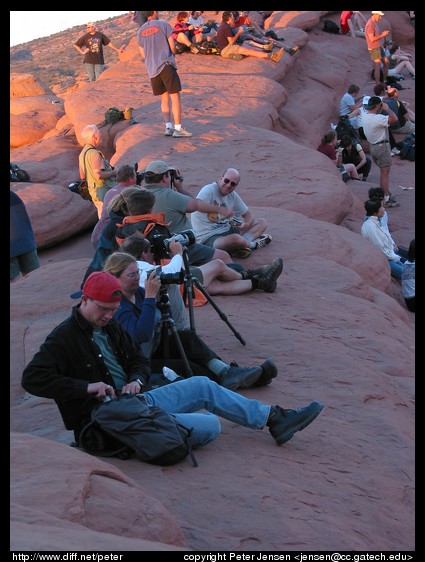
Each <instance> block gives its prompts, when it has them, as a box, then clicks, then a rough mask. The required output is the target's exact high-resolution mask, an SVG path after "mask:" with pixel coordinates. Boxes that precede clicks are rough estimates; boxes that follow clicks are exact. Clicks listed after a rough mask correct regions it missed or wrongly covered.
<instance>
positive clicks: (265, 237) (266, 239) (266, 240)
mask: <svg viewBox="0 0 425 562" xmlns="http://www.w3.org/2000/svg"><path fill="white" fill-rule="evenodd" d="M271 241H272V237H271V236H270V234H262V235H261V236H259V237H258V238H256V239H255V240H254V242H255V243H256V244H255V250H259V249H260V248H264V246H267V244H270V242H271Z"/></svg>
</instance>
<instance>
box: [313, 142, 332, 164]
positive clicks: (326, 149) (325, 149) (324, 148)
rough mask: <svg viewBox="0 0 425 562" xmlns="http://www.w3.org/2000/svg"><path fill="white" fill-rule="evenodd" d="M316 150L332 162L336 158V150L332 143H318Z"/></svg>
mask: <svg viewBox="0 0 425 562" xmlns="http://www.w3.org/2000/svg"><path fill="white" fill-rule="evenodd" d="M317 150H318V151H319V152H321V153H322V154H325V155H326V156H327V157H328V158H330V159H331V160H332V161H333V162H334V161H335V160H336V150H335V147H334V146H333V145H332V144H329V143H326V144H320V145H319V146H318V147H317Z"/></svg>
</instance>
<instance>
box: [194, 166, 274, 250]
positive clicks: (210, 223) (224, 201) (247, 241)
mask: <svg viewBox="0 0 425 562" xmlns="http://www.w3.org/2000/svg"><path fill="white" fill-rule="evenodd" d="M240 179H241V176H240V173H239V172H238V170H236V169H235V168H227V169H226V170H224V172H223V174H222V175H221V176H220V177H219V178H218V180H217V181H215V182H213V183H210V184H207V185H204V187H202V189H201V190H200V191H199V193H198V195H197V198H198V199H201V200H202V201H205V203H209V204H213V205H217V206H218V209H219V210H218V212H212V213H207V214H206V213H197V212H195V213H193V214H192V227H193V230H194V231H195V234H196V238H197V240H198V241H199V242H201V243H202V244H204V245H206V246H209V247H212V248H219V249H221V250H225V251H226V252H228V253H230V254H231V255H232V256H233V257H237V258H247V257H249V256H250V255H251V254H252V251H253V250H258V249H260V248H264V246H266V245H267V244H269V243H270V242H271V241H272V237H271V236H270V234H265V231H266V228H267V222H266V220H265V219H264V218H255V217H254V215H253V213H252V212H251V211H250V210H249V208H248V205H247V204H246V203H245V202H244V201H243V199H242V198H241V197H240V195H239V194H238V193H236V188H237V187H238V184H239V182H240ZM229 208H231V209H233V212H234V216H233V217H232V218H230V220H229V219H228V218H227V216H228V213H227V209H229Z"/></svg>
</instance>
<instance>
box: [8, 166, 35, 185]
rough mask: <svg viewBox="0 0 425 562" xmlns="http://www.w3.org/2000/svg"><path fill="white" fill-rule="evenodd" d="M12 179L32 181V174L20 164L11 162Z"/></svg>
mask: <svg viewBox="0 0 425 562" xmlns="http://www.w3.org/2000/svg"><path fill="white" fill-rule="evenodd" d="M10 181H31V180H30V175H29V173H28V172H26V171H25V170H22V169H21V168H20V167H19V166H18V164H15V163H14V162H10Z"/></svg>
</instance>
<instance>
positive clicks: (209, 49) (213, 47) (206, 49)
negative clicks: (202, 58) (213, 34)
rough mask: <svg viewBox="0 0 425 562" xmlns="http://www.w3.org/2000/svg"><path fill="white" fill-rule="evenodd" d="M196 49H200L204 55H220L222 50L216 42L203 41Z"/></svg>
mask: <svg viewBox="0 0 425 562" xmlns="http://www.w3.org/2000/svg"><path fill="white" fill-rule="evenodd" d="M196 47H197V48H198V49H199V52H200V54H202V55H219V54H220V48H219V46H218V45H217V43H215V42H214V41H202V43H198V44H197V45H196Z"/></svg>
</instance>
